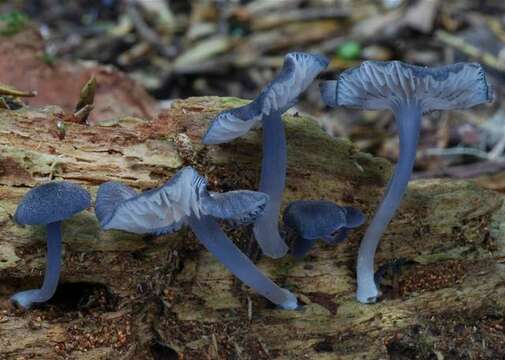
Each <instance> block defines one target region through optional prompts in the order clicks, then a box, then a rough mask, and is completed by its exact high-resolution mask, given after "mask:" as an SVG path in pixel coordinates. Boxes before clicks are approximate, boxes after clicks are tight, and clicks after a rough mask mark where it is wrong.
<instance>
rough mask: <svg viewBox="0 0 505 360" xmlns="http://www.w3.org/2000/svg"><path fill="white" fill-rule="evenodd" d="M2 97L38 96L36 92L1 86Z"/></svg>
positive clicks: (0, 93)
mask: <svg viewBox="0 0 505 360" xmlns="http://www.w3.org/2000/svg"><path fill="white" fill-rule="evenodd" d="M0 95H9V96H15V97H33V96H37V92H36V91H20V90H17V89H14V88H13V87H10V86H7V85H0Z"/></svg>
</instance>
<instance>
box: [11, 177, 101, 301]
mask: <svg viewBox="0 0 505 360" xmlns="http://www.w3.org/2000/svg"><path fill="white" fill-rule="evenodd" d="M90 206H91V197H90V195H89V193H88V192H87V191H86V190H84V189H83V188H82V187H80V186H79V185H75V184H72V183H69V182H67V181H54V182H49V183H46V184H42V185H39V186H37V187H35V188H33V189H31V190H30V191H28V192H27V193H26V195H25V196H24V198H23V200H22V201H21V203H20V204H19V206H18V207H17V209H16V213H15V214H14V221H15V222H16V223H18V224H21V225H46V226H47V267H46V274H45V276H44V283H43V284H42V288H40V289H33V290H26V291H22V292H18V293H16V294H14V295H13V296H12V297H11V301H12V302H13V303H15V304H17V305H19V306H21V307H22V308H24V309H29V308H30V307H31V305H32V304H33V303H43V302H46V301H48V300H49V299H51V298H52V297H53V295H54V293H55V291H56V288H57V286H58V280H59V277H60V267H61V222H62V221H63V220H65V219H68V218H70V217H72V216H73V215H74V214H77V213H78V212H81V211H82V210H84V209H86V208H88V207H90Z"/></svg>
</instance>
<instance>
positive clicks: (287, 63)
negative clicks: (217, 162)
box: [203, 52, 328, 144]
mask: <svg viewBox="0 0 505 360" xmlns="http://www.w3.org/2000/svg"><path fill="white" fill-rule="evenodd" d="M327 66H328V60H327V59H325V58H324V57H322V56H320V55H314V54H309V53H302V52H292V53H289V54H287V55H286V57H285V58H284V65H283V66H282V69H281V71H280V73H279V74H278V75H277V77H275V79H273V80H272V81H271V82H270V83H269V84H268V85H267V86H265V88H264V89H263V90H262V91H261V93H260V94H259V95H258V97H257V98H256V99H255V100H254V101H252V102H251V103H250V104H248V105H245V106H241V107H238V108H235V109H231V110H227V111H223V112H221V113H220V114H218V115H217V116H216V117H215V118H214V119H213V120H212V122H211V124H210V126H209V129H208V130H207V133H206V134H205V136H204V137H203V143H204V144H221V143H225V142H229V141H231V140H233V139H235V138H237V137H240V136H242V135H244V134H246V133H247V132H248V131H249V130H250V129H251V128H252V127H253V126H254V125H255V124H257V123H258V122H259V121H261V120H262V119H263V117H265V116H268V115H270V114H271V113H273V112H279V113H281V114H282V113H284V112H285V111H287V110H288V109H289V108H290V107H292V106H293V105H294V104H296V102H297V101H298V97H299V96H300V94H301V93H302V92H304V91H305V90H306V89H307V88H308V87H309V85H310V84H311V83H312V82H313V81H314V79H315V77H316V76H317V75H318V74H319V73H320V72H321V71H322V70H324V69H325V68H326V67H327Z"/></svg>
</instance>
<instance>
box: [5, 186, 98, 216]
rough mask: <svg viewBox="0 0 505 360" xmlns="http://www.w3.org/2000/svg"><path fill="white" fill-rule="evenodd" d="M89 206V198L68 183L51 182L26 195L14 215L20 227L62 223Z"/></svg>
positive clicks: (79, 187)
mask: <svg viewBox="0 0 505 360" xmlns="http://www.w3.org/2000/svg"><path fill="white" fill-rule="evenodd" d="M90 206H91V196H90V195H89V193H88V192H87V191H86V190H84V189H83V188H82V187H81V186H79V185H76V184H72V183H70V182H68V181H52V182H48V183H45V184H42V185H39V186H37V187H35V188H33V189H31V190H30V191H28V192H27V193H26V195H25V196H24V197H23V200H21V203H20V204H19V205H18V207H17V209H16V213H15V214H14V221H15V222H17V223H18V224H22V225H47V224H49V223H52V222H57V221H62V220H65V219H68V218H70V217H72V216H73V215H74V214H76V213H78V212H80V211H82V210H84V209H86V208H88V207H90Z"/></svg>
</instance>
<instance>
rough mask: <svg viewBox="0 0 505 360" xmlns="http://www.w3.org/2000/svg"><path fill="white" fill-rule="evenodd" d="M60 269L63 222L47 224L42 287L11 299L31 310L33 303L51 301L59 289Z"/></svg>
mask: <svg viewBox="0 0 505 360" xmlns="http://www.w3.org/2000/svg"><path fill="white" fill-rule="evenodd" d="M60 269H61V221H57V222H53V223H50V224H47V266H46V273H45V276H44V283H43V284H42V287H41V288H40V289H33V290H26V291H21V292H18V293H16V294H14V295H13V296H12V297H11V301H12V302H14V303H16V304H17V305H19V306H21V307H22V308H24V309H29V308H30V307H31V305H32V304H33V303H43V302H46V301H47V300H49V299H51V298H52V297H53V295H54V293H55V292H56V288H57V287H58V281H59V279H60Z"/></svg>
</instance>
